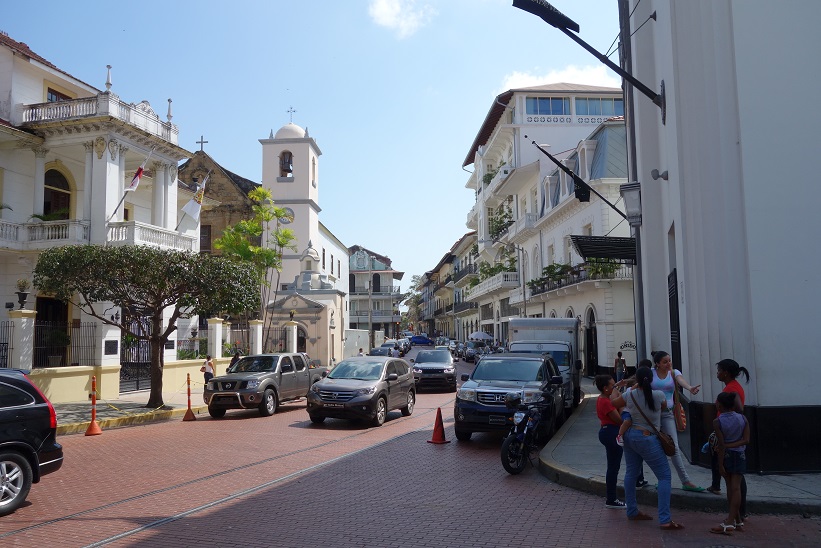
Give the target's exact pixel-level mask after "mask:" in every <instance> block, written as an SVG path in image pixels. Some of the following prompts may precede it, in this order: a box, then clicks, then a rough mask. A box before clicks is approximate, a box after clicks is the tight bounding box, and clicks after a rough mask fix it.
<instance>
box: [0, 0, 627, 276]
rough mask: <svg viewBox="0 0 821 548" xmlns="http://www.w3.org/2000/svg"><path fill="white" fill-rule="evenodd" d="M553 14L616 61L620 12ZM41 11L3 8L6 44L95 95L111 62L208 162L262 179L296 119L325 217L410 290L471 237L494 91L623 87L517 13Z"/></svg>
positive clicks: (505, 5) (302, 0) (307, 8)
mask: <svg viewBox="0 0 821 548" xmlns="http://www.w3.org/2000/svg"><path fill="white" fill-rule="evenodd" d="M551 3H552V4H553V6H555V7H556V8H557V9H558V10H560V11H561V12H562V13H564V14H565V15H566V16H568V17H570V18H571V19H572V20H574V21H575V22H576V23H578V24H579V26H580V32H579V36H580V37H581V38H582V39H584V40H585V41H587V42H588V43H590V44H591V45H592V46H593V47H595V48H596V49H597V50H599V51H600V52H606V51H608V50H611V51H612V49H613V48H611V45H612V44H613V41H614V39H615V38H616V35H617V34H618V5H617V0H585V1H583V2H580V1H579V0H552V1H551ZM37 5H38V8H37V13H38V14H39V15H38V16H37V17H32V12H31V6H29V3H28V2H22V1H19V0H18V1H14V2H10V3H6V4H5V5H4V9H3V13H4V17H3V21H2V22H0V30H2V31H4V32H6V33H7V34H8V35H9V36H10V37H11V38H13V39H14V40H17V41H20V42H25V43H27V44H28V45H29V47H30V48H31V49H32V50H33V51H34V52H36V53H37V54H39V55H41V56H42V57H44V58H46V59H47V60H49V61H50V62H52V63H53V64H55V65H56V66H58V67H60V68H61V69H62V70H64V71H66V72H68V73H69V74H71V75H72V76H74V77H76V78H78V79H80V80H82V81H84V82H86V83H88V84H91V85H93V86H95V87H97V88H98V89H105V79H106V65H112V71H111V72H112V83H113V85H112V89H111V90H112V92H114V93H116V94H118V95H119V96H120V98H121V99H122V100H123V101H125V102H127V103H138V102H140V101H142V100H147V101H148V102H149V103H150V104H151V106H152V107H153V108H154V110H155V111H156V112H157V113H158V114H159V115H160V117H161V118H162V119H165V113H166V111H167V107H168V103H167V100H168V99H169V98H171V99H172V100H173V103H172V112H173V123H175V124H176V125H177V126H178V128H179V144H180V146H181V147H183V148H185V149H186V150H188V151H190V152H192V153H193V152H195V151H197V150H199V149H200V145H199V144H197V143H196V141H199V140H200V137H201V136H202V137H203V138H204V140H206V141H208V142H207V143H205V144H204V145H202V146H203V147H204V150H205V151H206V152H207V153H208V154H209V155H210V156H211V157H212V158H214V160H215V161H217V162H218V163H219V164H220V165H222V166H223V167H225V168H226V169H228V170H230V171H233V172H234V173H237V174H238V175H241V176H243V177H245V178H247V179H250V180H252V181H256V182H261V180H262V145H261V144H260V143H259V139H265V138H267V137H268V136H269V134H270V132H271V131H273V132H274V133H276V131H277V130H278V129H279V128H280V127H282V126H283V125H285V124H287V123H288V122H289V121H290V116H293V122H294V123H295V124H297V125H299V126H301V127H303V128H307V129H308V131H309V134H310V136H311V137H312V138H314V140H315V141H316V143H317V145H318V146H319V148H320V150H321V151H322V156H321V157H320V159H319V205H320V207H321V208H322V212H321V213H320V220H321V221H322V223H323V224H324V225H325V226H326V227H327V228H328V229H330V230H331V232H333V233H334V235H336V237H337V238H339V239H340V240H341V241H342V243H343V244H345V245H346V246H348V247H350V246H352V245H361V246H364V247H366V248H368V249H370V250H372V251H374V252H376V253H379V254H381V255H386V256H387V257H389V258H390V259H391V260H392V263H393V267H394V269H396V270H399V271H402V272H405V276H404V278H403V280H402V282H400V286H401V288H402V290H403V291H405V290H407V289H408V286H409V282H410V279H411V277H412V276H413V275H417V274H423V273H424V272H426V271H428V270H431V269H432V268H434V267H435V266H436V265H437V264H438V263H439V261H440V260H441V259H442V257H443V255H444V254H445V253H447V252H448V250H449V249H450V248H451V246H452V245H453V244H454V243H455V242H456V241H457V240H458V239H459V238H461V237H462V236H463V235H464V234H465V233H466V232H468V229H467V227H466V225H465V221H466V219H467V213H468V211H469V210H470V208H471V207H472V206H473V204H474V203H475V199H474V194H473V191H472V190H470V189H467V188H465V184H466V183H467V180H468V178H469V176H470V174H469V172H468V171H472V166H468V167H467V168H465V169H467V170H468V171H465V170H463V169H462V163H463V161H464V159H465V157H466V156H467V154H468V153H469V152H470V146H471V144H472V143H473V140H474V138H475V137H476V134H477V133H478V131H479V129H480V127H481V124H482V122H483V121H484V118H485V116H486V114H487V112H488V110H489V109H490V107H491V105H492V104H493V100H494V98H495V97H496V95H498V94H500V93H502V92H504V91H506V90H508V89H514V88H520V87H527V86H532V85H543V84H549V83H557V82H569V83H576V84H591V85H602V86H613V87H619V86H620V82H621V81H620V79H619V78H618V77H617V76H616V75H615V74H614V73H612V72H610V71H609V70H607V69H606V68H605V67H604V66H603V65H602V64H601V63H599V61H598V60H596V59H595V58H594V57H593V56H592V55H591V54H590V53H588V52H587V51H585V50H584V49H582V47H581V46H579V45H577V44H576V43H575V42H573V41H572V40H571V39H570V38H568V37H567V36H565V35H564V34H563V33H561V32H560V31H558V30H557V29H555V28H553V27H551V26H549V25H548V24H547V23H545V22H544V21H542V20H541V19H539V18H538V17H537V16H535V15H532V14H530V13H527V12H525V11H522V10H520V9H518V8H514V7H513V6H512V1H511V0H345V1H333V0H233V1H231V2H226V1H217V0H198V1H193V0H174V1H168V0H164V1H157V0H143V1H141V2H139V3H134V2H110V3H102V4H100V3H96V4H93V5H89V6H86V7H84V8H82V9H78V5H77V4H76V3H71V2H63V1H59V2H58V1H55V0H41V2H39V3H38V4H37ZM613 47H615V46H613ZM610 58H611V60H613V61H614V62H616V63H618V56H617V54H616V55H611V57H610ZM290 109H293V110H294V111H295V112H293V113H292V114H289V112H288V110H290ZM306 243H307V242H303V243H302V244H306ZM302 248H303V246H302V245H300V249H302Z"/></svg>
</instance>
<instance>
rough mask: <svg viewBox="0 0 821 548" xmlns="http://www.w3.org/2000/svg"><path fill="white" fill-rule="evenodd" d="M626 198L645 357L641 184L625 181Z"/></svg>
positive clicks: (640, 352) (639, 345) (639, 354)
mask: <svg viewBox="0 0 821 548" xmlns="http://www.w3.org/2000/svg"><path fill="white" fill-rule="evenodd" d="M619 193H620V194H621V197H622V199H623V200H624V210H625V212H626V213H627V222H629V223H630V231H631V232H632V233H633V238H635V240H636V262H635V264H634V265H633V308H634V312H633V314H634V316H635V318H636V358H637V359H638V360H640V359H642V358H643V357H644V353H645V352H646V351H647V347H646V346H645V332H644V280H643V276H642V273H641V264H642V262H641V184H640V183H625V184H623V185H621V186H619Z"/></svg>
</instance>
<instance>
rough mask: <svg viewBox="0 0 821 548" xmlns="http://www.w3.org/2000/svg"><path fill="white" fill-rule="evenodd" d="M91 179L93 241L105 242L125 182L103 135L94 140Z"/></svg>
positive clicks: (122, 152)
mask: <svg viewBox="0 0 821 548" xmlns="http://www.w3.org/2000/svg"><path fill="white" fill-rule="evenodd" d="M123 149H124V147H123ZM123 149H121V151H120V156H121V157H123V156H124V155H125V154H124V150H123ZM91 179H92V182H91V187H93V188H94V199H93V200H91V205H90V208H89V209H90V215H89V218H90V219H91V243H92V244H103V243H105V242H106V240H107V236H108V218H109V217H110V216H111V214H112V213H114V208H115V207H116V206H117V203H118V202H119V201H120V198H121V197H122V195H123V194H122V188H123V182H122V176H121V174H120V167H119V163H118V162H115V161H114V160H113V159H112V158H111V153H110V151H109V150H108V143H106V140H105V138H103V137H102V136H101V137H97V138H96V139H95V140H94V152H93V154H92V167H91Z"/></svg>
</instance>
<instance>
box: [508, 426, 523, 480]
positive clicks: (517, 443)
mask: <svg viewBox="0 0 821 548" xmlns="http://www.w3.org/2000/svg"><path fill="white" fill-rule="evenodd" d="M526 464H527V449H525V444H524V442H522V441H521V440H519V439H517V438H516V434H510V435H509V436H508V437H506V438H505V441H503V442H502V466H504V467H505V470H507V472H508V473H509V474H513V475H516V474H520V473H521V472H522V470H524V469H525V465H526Z"/></svg>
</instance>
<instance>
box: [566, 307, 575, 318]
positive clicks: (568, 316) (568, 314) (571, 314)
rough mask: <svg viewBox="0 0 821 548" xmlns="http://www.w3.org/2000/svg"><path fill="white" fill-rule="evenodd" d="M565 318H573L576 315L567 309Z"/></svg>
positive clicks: (570, 309)
mask: <svg viewBox="0 0 821 548" xmlns="http://www.w3.org/2000/svg"><path fill="white" fill-rule="evenodd" d="M564 317H565V318H575V317H576V314H575V313H574V312H573V309H572V308H568V309H567V312H565V313H564Z"/></svg>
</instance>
